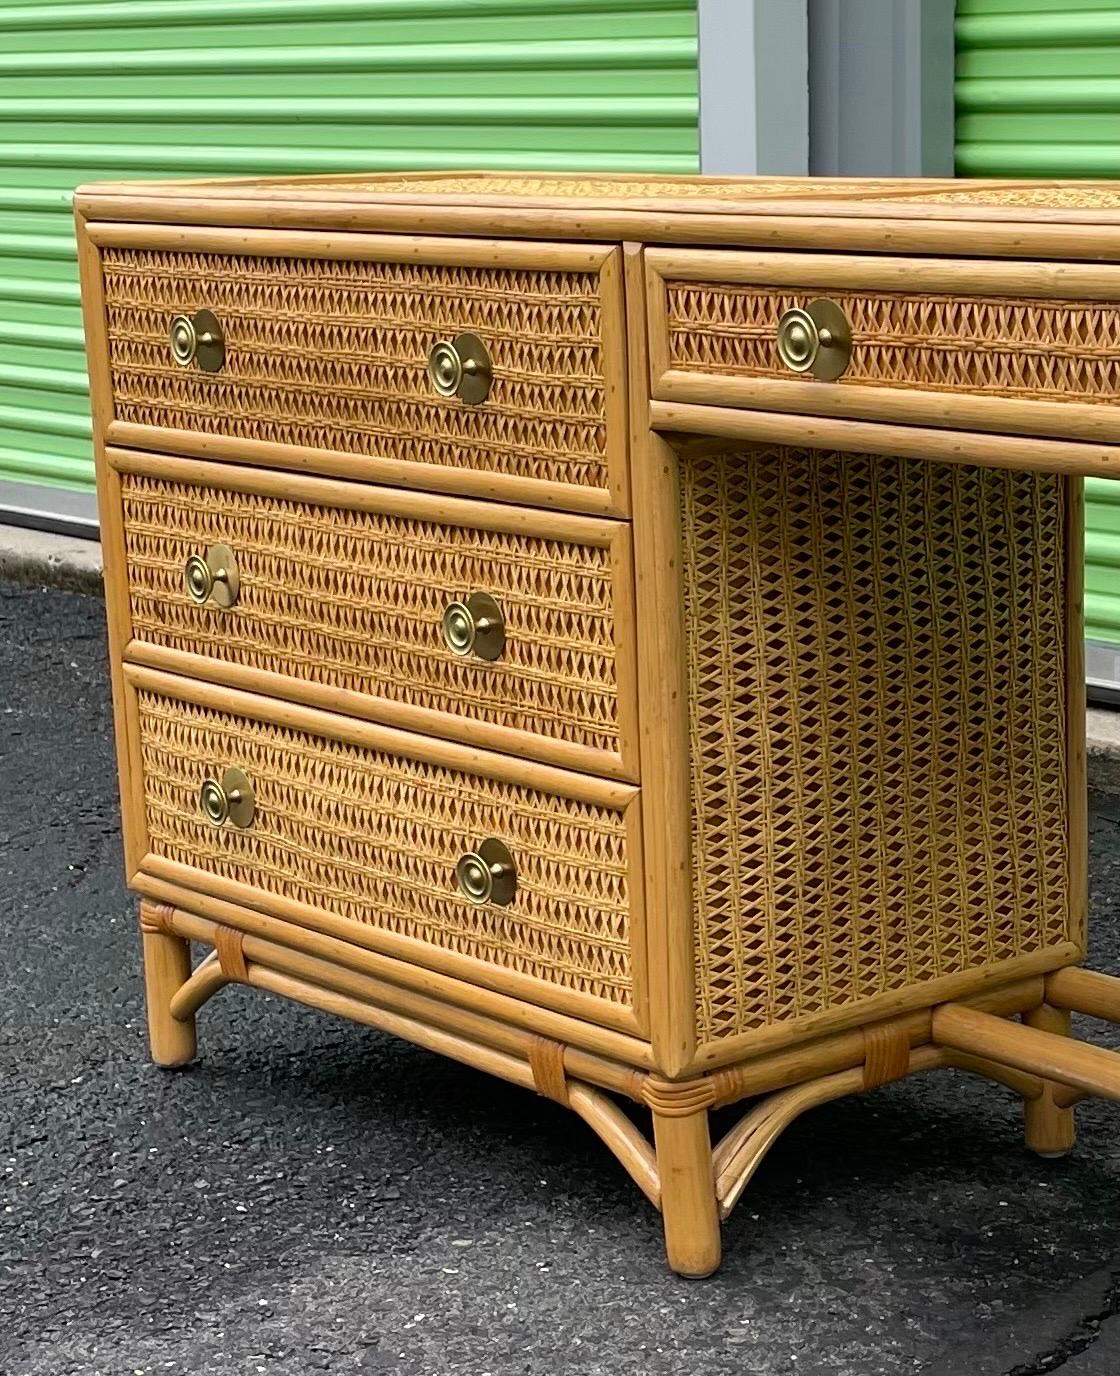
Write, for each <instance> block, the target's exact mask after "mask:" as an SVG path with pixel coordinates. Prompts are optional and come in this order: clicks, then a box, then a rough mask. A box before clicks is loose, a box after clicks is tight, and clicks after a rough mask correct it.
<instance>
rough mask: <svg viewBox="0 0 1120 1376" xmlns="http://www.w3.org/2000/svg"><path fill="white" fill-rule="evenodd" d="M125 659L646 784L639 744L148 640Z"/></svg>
mask: <svg viewBox="0 0 1120 1376" xmlns="http://www.w3.org/2000/svg"><path fill="white" fill-rule="evenodd" d="M124 658H125V660H126V661H127V662H128V663H129V664H136V665H139V666H142V667H143V668H147V669H155V670H159V671H162V672H163V673H166V674H174V675H176V676H177V677H181V678H187V679H194V680H196V681H198V682H201V683H210V684H225V685H227V686H228V687H230V688H234V689H238V690H240V691H241V692H245V693H254V694H257V695H259V696H262V697H269V698H285V699H287V700H288V701H289V702H293V703H296V704H297V705H298V706H301V707H306V708H308V709H309V710H312V711H318V712H330V713H332V714H335V715H339V716H346V717H356V718H359V719H360V720H362V721H368V722H374V723H377V724H380V725H382V726H388V727H392V728H394V729H396V730H400V731H407V732H409V733H410V734H413V735H423V736H439V737H442V738H443V739H445V740H449V741H458V742H460V743H461V744H463V745H478V746H480V747H481V748H482V749H484V750H487V751H494V752H497V753H503V754H508V755H513V756H518V757H522V758H525V759H527V760H528V759H531V760H537V761H539V762H540V763H541V764H544V765H552V766H554V767H555V768H557V769H563V770H571V771H573V772H575V773H577V774H591V775H597V776H599V777H601V778H604V779H612V780H617V781H618V782H619V783H628V784H635V785H636V784H637V783H638V766H637V758H636V756H637V750H636V746H634V745H631V748H630V753H629V755H628V756H626V755H618V754H615V753H613V752H608V751H605V750H595V749H593V748H591V747H590V746H586V745H579V744H578V743H575V742H571V741H561V740H554V739H551V738H550V737H547V736H539V735H534V734H533V733H532V732H529V731H520V730H517V729H515V728H513V727H509V726H502V725H500V724H499V723H496V722H482V721H477V720H475V719H473V718H470V717H458V716H453V715H452V714H451V713H450V712H436V711H432V710H431V709H430V708H426V707H413V706H410V705H409V704H407V703H400V702H393V701H391V700H390V699H388V698H380V697H375V696H374V695H373V694H372V693H359V692H356V691H355V690H353V689H350V688H334V687H331V686H329V685H327V684H320V683H312V682H308V681H306V680H303V679H295V678H290V677H288V676H287V675H286V674H282V673H272V672H270V671H268V670H265V669H256V668H252V667H249V666H247V665H242V664H231V663H229V662H228V661H225V660H220V659H209V658H207V657H206V656H205V655H200V654H194V653H191V652H190V651H187V650H175V649H171V648H168V647H164V646H162V645H151V644H148V643H147V642H146V641H143V640H135V639H133V640H130V641H129V642H128V644H127V646H126V647H125V652H124ZM620 701H621V693H620ZM627 761H629V762H627Z"/></svg>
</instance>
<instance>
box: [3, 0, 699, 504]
mask: <svg viewBox="0 0 1120 1376" xmlns="http://www.w3.org/2000/svg"><path fill="white" fill-rule="evenodd" d="M696 25H697V20H696V0H80V3H79V0H36V3H34V4H26V3H25V4H22V5H5V4H2V3H0V120H2V122H3V123H2V132H0V508H2V507H3V506H4V505H5V493H9V494H10V493H11V492H13V491H15V490H17V489H18V490H20V491H21V492H25V491H26V485H27V484H29V483H39V484H47V485H49V486H48V487H47V488H45V489H42V492H43V503H44V505H45V506H47V507H49V506H50V504H51V500H52V496H53V498H54V499H55V501H56V505H58V506H60V507H61V506H63V505H65V502H64V500H63V495H62V494H63V493H64V492H65V491H67V490H68V491H70V492H71V493H73V492H76V493H78V494H82V493H85V494H88V493H89V492H90V491H91V489H92V468H91V462H90V454H89V434H90V432H89V416H88V409H87V402H86V396H85V379H84V364H83V359H82V340H81V328H80V320H79V313H78V285H77V276H76V268H75V264H74V253H73V226H72V222H71V216H70V192H71V191H72V190H73V188H74V187H75V186H76V185H77V184H78V183H80V182H86V181H93V180H97V179H99V178H107V179H119V178H121V177H168V176H184V177H191V176H196V177H197V176H207V175H214V174H218V173H229V174H230V175H246V174H252V173H263V172H268V173H273V174H282V173H289V172H292V173H294V172H331V171H335V170H339V171H348V170H358V169H375V170H380V169H400V168H440V167H478V166H487V167H497V168H506V167H509V168H513V167H545V168H589V169H634V170H657V171H665V172H694V171H696V170H697V167H698V157H699V154H698V115H697V52H696ZM9 506H10V507H11V504H10V503H9ZM0 519H3V516H2V513H0Z"/></svg>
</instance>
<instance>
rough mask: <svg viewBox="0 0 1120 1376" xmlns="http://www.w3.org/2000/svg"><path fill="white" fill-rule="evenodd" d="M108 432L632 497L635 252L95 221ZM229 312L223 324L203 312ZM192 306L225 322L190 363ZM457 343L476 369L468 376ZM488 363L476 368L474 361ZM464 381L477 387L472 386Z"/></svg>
mask: <svg viewBox="0 0 1120 1376" xmlns="http://www.w3.org/2000/svg"><path fill="white" fill-rule="evenodd" d="M93 237H94V238H95V241H96V242H97V243H98V244H99V246H100V252H101V264H102V282H103V290H104V297H105V317H106V326H107V331H108V365H109V372H110V387H111V394H112V420H111V422H110V426H109V439H110V440H111V441H116V442H117V443H122V444H130V445H151V446H161V447H163V448H164V449H174V450H176V451H177V452H180V453H191V452H197V453H203V454H205V455H206V456H207V457H210V458H230V459H237V460H240V461H242V462H250V463H260V464H269V465H275V466H280V467H285V466H286V467H297V466H298V467H300V468H310V469H314V470H316V471H318V472H325V473H330V474H333V475H336V476H344V477H361V478H368V479H373V480H376V481H380V482H388V483H407V484H408V485H409V486H413V487H428V488H433V489H437V490H444V491H452V492H462V493H468V494H470V495H474V496H493V497H501V498H504V499H506V500H510V501H521V502H528V503H532V504H533V505H542V506H556V507H561V508H569V509H572V510H586V511H606V512H615V513H620V514H621V513H625V511H626V509H627V494H626V464H625V443H626V440H625V434H626V418H625V392H624V388H623V385H622V376H623V368H624V349H623V336H622V296H621V286H620V275H619V264H618V251H617V250H614V249H609V248H604V247H599V246H596V245H590V246H588V245H562V244H535V243H502V242H495V241H489V240H455V239H434V238H425V239H419V238H416V239H413V238H400V237H395V236H376V235H356V234H351V235H339V234H321V235H315V234H303V233H300V234H296V233H286V232H284V231H247V232H240V233H239V232H236V231H228V230H202V229H199V230H169V229H166V228H158V227H144V226H117V225H108V226H100V227H96V231H95V233H94V236H93ZM203 311H205V312H210V313H211V315H212V316H213V318H214V320H215V321H216V322H217V327H216V330H215V326H214V324H213V322H211V321H208V320H207V319H206V318H205V317H204V318H203V319H202V320H201V321H199V320H197V319H196V318H195V317H197V315H198V313H199V312H203ZM176 317H186V318H187V319H189V320H191V321H192V323H193V324H194V325H195V326H196V329H197V330H199V331H203V330H205V329H206V327H207V326H209V329H210V333H211V334H215V333H217V334H220V339H221V343H220V346H219V347H217V348H215V347H214V346H213V345H210V346H209V347H207V346H206V344H203V346H202V347H199V348H197V349H196V350H195V351H194V352H193V354H192V352H191V347H190V343H191V342H190V339H189V332H188V335H187V337H186V338H181V341H180V342H181V346H182V347H181V350H180V360H179V361H177V360H176V356H175V352H174V351H173V348H172V343H171V327H172V322H173V320H175V319H176ZM463 335H472V336H474V337H475V338H476V340H477V341H480V343H481V350H482V352H481V353H479V352H478V345H477V344H476V345H474V346H473V347H474V350H475V353H474V355H473V356H472V354H471V348H470V346H468V345H464V344H463V343H459V344H458V354H459V356H460V358H461V359H464V360H465V362H466V368H467V373H466V378H467V380H466V383H465V384H463V385H460V387H459V389H458V394H456V395H450V396H448V395H443V394H441V392H440V390H439V387H438V386H437V381H435V380H433V376H432V372H431V371H430V368H429V363H430V360H431V356H432V351H433V349H435V348H436V346H437V345H439V344H441V343H442V344H444V346H445V347H444V350H443V353H442V356H438V355H437V363H438V365H439V366H438V369H437V372H438V373H439V374H440V381H441V382H442V384H443V385H444V387H445V389H447V390H453V389H454V384H455V381H456V359H455V356H454V355H452V354H451V353H450V352H449V351H448V347H447V346H449V345H452V344H454V343H455V341H457V340H458V339H459V337H460V336H463ZM472 364H473V373H472V372H471V369H472ZM464 394H465V395H466V399H464Z"/></svg>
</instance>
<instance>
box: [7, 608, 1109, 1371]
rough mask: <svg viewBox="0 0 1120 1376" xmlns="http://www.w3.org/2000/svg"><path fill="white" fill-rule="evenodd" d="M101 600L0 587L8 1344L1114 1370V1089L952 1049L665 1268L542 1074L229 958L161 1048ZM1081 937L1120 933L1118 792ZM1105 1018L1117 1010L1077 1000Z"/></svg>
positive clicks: (484, 1362)
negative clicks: (119, 784) (1064, 1090)
mask: <svg viewBox="0 0 1120 1376" xmlns="http://www.w3.org/2000/svg"><path fill="white" fill-rule="evenodd" d="M102 616H103V608H102V604H101V603H100V601H99V600H97V599H94V598H90V597H84V596H82V595H79V594H74V593H66V592H61V591H57V590H42V589H37V588H24V587H16V586H3V585H0V684H2V685H3V694H2V708H0V710H2V712H3V722H2V726H3V730H2V731H0V885H2V888H0V892H2V894H3V908H2V924H3V925H2V935H3V944H2V948H0V949H2V959H3V981H2V988H0V1056H2V1066H0V1161H2V1164H3V1185H2V1187H0V1195H2V1198H0V1372H2V1373H3V1376H77V1374H78V1373H81V1376H101V1374H102V1373H104V1376H128V1373H143V1374H145V1376H146V1374H147V1373H164V1372H170V1373H177V1374H186V1373H203V1372H205V1373H207V1376H252V1374H253V1373H256V1372H267V1373H284V1376H289V1373H290V1374H292V1376H298V1373H303V1372H314V1371H319V1370H325V1371H332V1372H337V1373H350V1372H357V1373H369V1372H378V1373H394V1376H397V1374H398V1373H399V1376H454V1374H455V1373H464V1376H466V1374H467V1373H469V1376H486V1374H487V1373H489V1376H522V1374H524V1376H538V1374H539V1376H545V1373H547V1374H548V1376H567V1373H572V1374H573V1376H574V1374H575V1373H579V1374H580V1376H599V1374H600V1373H602V1376H624V1374H625V1373H635V1374H636V1376H637V1373H640V1374H641V1376H668V1373H680V1372H688V1373H689V1376H724V1374H725V1373H729V1372H749V1373H752V1376H754V1374H755V1373H760V1374H762V1373H771V1372H773V1373H782V1374H783V1376H785V1374H786V1373H790V1372H800V1373H818V1372H819V1373H829V1374H833V1373H839V1374H840V1376H888V1374H889V1376H900V1373H916V1372H917V1373H930V1374H931V1376H1043V1373H1048V1372H1051V1371H1062V1372H1063V1373H1064V1376H1116V1373H1117V1372H1120V1319H1117V1318H1116V1317H1115V1316H1116V1314H1117V1313H1118V1311H1120V1211H1118V1210H1117V1207H1116V1204H1117V1198H1118V1188H1120V1149H1118V1142H1120V1116H1118V1112H1117V1109H1116V1108H1115V1107H1113V1106H1110V1105H1107V1104H1102V1103H1096V1102H1090V1103H1087V1104H1086V1105H1084V1106H1083V1107H1082V1108H1081V1109H1079V1111H1078V1120H1079V1128H1080V1142H1079V1145H1078V1148H1077V1150H1076V1152H1075V1154H1074V1155H1073V1157H1072V1158H1070V1159H1068V1160H1066V1161H1058V1162H1043V1161H1039V1160H1037V1159H1036V1158H1034V1157H1032V1156H1030V1155H1029V1154H1028V1153H1027V1152H1026V1151H1025V1150H1024V1149H1023V1147H1022V1144H1021V1130H1020V1115H1019V1111H1018V1107H1017V1105H1016V1103H1015V1101H1014V1100H1013V1099H1012V1098H1011V1096H1010V1095H1009V1094H1008V1093H1007V1092H1006V1091H1005V1090H1003V1089H1000V1088H998V1087H995V1086H987V1085H985V1084H984V1083H982V1082H980V1081H977V1080H972V1079H969V1078H968V1077H966V1076H963V1075H959V1074H956V1073H953V1074H950V1073H944V1072H943V1073H939V1074H936V1075H930V1076H927V1077H925V1078H920V1077H919V1078H916V1079H914V1080H911V1081H909V1082H907V1083H904V1084H901V1085H896V1086H892V1087H890V1088H888V1089H884V1090H880V1091H878V1092H876V1093H875V1094H873V1095H869V1096H867V1097H860V1098H853V1099H849V1100H846V1101H842V1102H840V1103H837V1104H834V1105H831V1106H828V1107H825V1108H821V1109H817V1110H816V1111H815V1112H814V1113H813V1114H811V1115H809V1116H807V1117H806V1118H804V1119H802V1120H801V1122H800V1123H799V1124H797V1125H795V1127H794V1128H793V1129H792V1130H791V1131H790V1132H788V1133H787V1134H786V1135H785V1137H783V1138H782V1139H781V1141H780V1142H779V1143H778V1145H777V1147H776V1148H775V1150H774V1151H773V1153H772V1154H771V1156H770V1157H769V1159H768V1160H767V1162H766V1163H765V1165H764V1166H763V1168H762V1170H761V1171H760V1172H759V1175H758V1176H757V1177H756V1179H755V1181H754V1183H753V1184H752V1186H751V1189H750V1192H749V1195H748V1197H747V1198H746V1200H745V1201H744V1203H743V1204H742V1205H741V1206H740V1208H739V1210H738V1211H737V1212H736V1213H735V1215H734V1216H733V1217H732V1219H731V1220H730V1221H729V1223H728V1224H727V1226H726V1228H725V1235H724V1242H725V1257H726V1260H725V1263H724V1267H723V1270H722V1271H721V1272H720V1273H719V1274H718V1275H717V1276H716V1277H714V1278H713V1279H711V1280H708V1281H703V1282H686V1281H681V1280H677V1279H675V1278H674V1277H673V1276H672V1275H670V1274H669V1273H668V1271H667V1270H666V1268H665V1266H664V1263H663V1261H662V1254H661V1244H660V1233H659V1227H658V1220H657V1218H656V1216H655V1215H654V1213H653V1211H652V1210H651V1209H650V1208H649V1206H648V1205H647V1204H646V1203H645V1202H644V1201H643V1200H642V1198H641V1197H640V1195H639V1194H638V1192H637V1190H636V1189H634V1188H633V1187H632V1186H631V1185H630V1184H629V1182H628V1181H627V1180H626V1179H625V1178H624V1177H623V1174H622V1172H621V1170H620V1168H618V1167H617V1166H616V1165H615V1163H614V1161H613V1160H612V1158H611V1157H610V1156H609V1154H608V1153H607V1152H606V1150H605V1149H604V1148H603V1147H601V1146H600V1145H599V1144H598V1143H597V1141H596V1140H595V1139H594V1137H593V1136H592V1135H591V1133H590V1131H588V1130H587V1129H586V1128H585V1127H584V1126H583V1125H582V1124H581V1123H580V1122H579V1121H578V1120H577V1119H575V1118H574V1117H573V1116H570V1115H568V1114H566V1113H564V1112H563V1111H562V1110H560V1109H559V1108H557V1107H555V1106H554V1105H552V1104H551V1103H549V1102H547V1101H545V1100H543V1099H540V1098H537V1097H536V1096H534V1095H531V1094H528V1093H525V1092H523V1091H520V1090H517V1089H514V1088H512V1087H510V1086H507V1085H505V1084H503V1083H501V1082H499V1081H495V1080H490V1079H488V1078H486V1077H484V1076H482V1075H480V1074H475V1073H472V1072H470V1071H468V1070H466V1069H464V1068H461V1067H459V1066H456V1065H454V1064H452V1063H451V1062H448V1061H445V1060H442V1059H440V1058H437V1057H435V1056H432V1055H429V1054H427V1053H425V1052H423V1051H420V1050H417V1049H415V1048H412V1047H410V1046H407V1045H405V1044H403V1043H400V1042H397V1041H394V1040H392V1039H390V1038H388V1037H384V1036H381V1035H378V1034H376V1033H374V1032H371V1031H368V1030H364V1029H361V1028H358V1027H355V1026H352V1025H349V1024H346V1023H343V1022H339V1021H333V1020H331V1019H330V1018H328V1017H326V1016H324V1015H320V1014H316V1013H313V1012H310V1011H307V1010H304V1009H300V1008H297V1007H294V1006H292V1005H288V1004H284V1003H282V1002H280V1001H279V1000H276V999H273V998H270V997H268V996H265V995H263V994H261V993H250V992H249V991H247V990H244V989H239V988H237V989H228V990H226V991H224V992H223V993H222V994H221V995H220V996H219V997H218V998H217V999H216V1000H215V1001H214V1002H213V1003H212V1004H210V1005H209V1006H208V1007H207V1008H206V1009H205V1010H204V1012H203V1014H202V1015H201V1017H200V1020H199V1024H200V1039H201V1049H202V1059H201V1060H200V1061H199V1063H198V1064H197V1065H196V1066H194V1067H193V1068H191V1069H190V1070H187V1071H185V1072H179V1073H172V1074H169V1073H166V1072H161V1071H159V1070H156V1069H155V1068H154V1067H152V1066H151V1065H150V1064H149V1063H148V1061H147V1058H146V1053H145V1046H144V1029H143V1013H142V1005H141V989H140V979H139V950H138V946H139V943H138V937H137V933H136V927H135V915H134V905H133V902H132V900H131V899H130V898H129V896H128V895H127V894H126V892H125V889H124V886H123V884H122V880H121V857H120V851H119V845H118V840H117V803H116V796H115V791H116V783H115V777H114V770H113V763H112V744H111V725H110V712H109V694H108V689H107V685H106V670H105V646H104V639H103V633H102ZM1091 846H1092V931H1093V945H1094V951H1093V959H1094V963H1095V964H1096V965H1097V967H1098V968H1101V969H1105V970H1115V969H1116V968H1117V966H1118V964H1120V807H1117V806H1116V805H1115V804H1111V805H1110V804H1109V802H1108V801H1107V800H1096V801H1095V804H1094V808H1093V818H1092V832H1091ZM1085 1030H1086V1031H1091V1032H1092V1034H1093V1035H1094V1036H1097V1037H1098V1038H1099V1039H1102V1040H1107V1039H1108V1038H1109V1035H1110V1034H1109V1032H1108V1031H1107V1030H1102V1029H1101V1028H1100V1027H1093V1028H1091V1029H1090V1028H1086V1029H1085Z"/></svg>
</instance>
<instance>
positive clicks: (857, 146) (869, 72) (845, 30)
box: [809, 0, 954, 177]
mask: <svg viewBox="0 0 1120 1376" xmlns="http://www.w3.org/2000/svg"><path fill="white" fill-rule="evenodd" d="M953 10H954V5H953V0H809V91H810V96H809V150H810V151H809V170H810V172H812V173H814V174H819V175H823V176H853V177H891V176H896V177H934V176H940V177H951V176H952V175H953V94H952V93H953V58H954V54H953Z"/></svg>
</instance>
